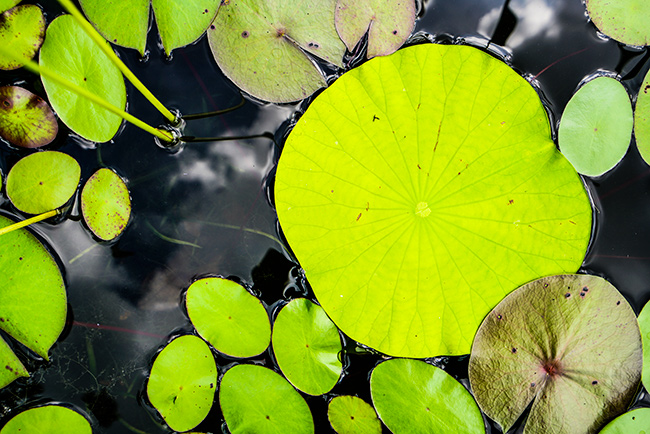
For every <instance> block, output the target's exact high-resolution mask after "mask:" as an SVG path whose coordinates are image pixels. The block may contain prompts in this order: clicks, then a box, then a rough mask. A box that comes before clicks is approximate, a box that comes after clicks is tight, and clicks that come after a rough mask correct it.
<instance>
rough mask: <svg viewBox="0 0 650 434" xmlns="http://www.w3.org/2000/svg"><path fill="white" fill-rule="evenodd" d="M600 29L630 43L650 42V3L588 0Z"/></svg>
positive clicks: (588, 7)
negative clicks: (649, 18)
mask: <svg viewBox="0 0 650 434" xmlns="http://www.w3.org/2000/svg"><path fill="white" fill-rule="evenodd" d="M586 5H587V12H588V13H589V18H591V20H592V21H593V22H594V24H595V25H596V27H598V30H600V31H601V32H603V33H604V34H606V35H607V36H609V37H611V38H613V39H616V40H617V41H619V42H622V43H624V44H628V45H648V44H650V26H648V17H650V3H649V2H647V1H646V0H615V1H612V0H586Z"/></svg>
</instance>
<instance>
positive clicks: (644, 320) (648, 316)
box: [637, 303, 650, 390]
mask: <svg viewBox="0 0 650 434" xmlns="http://www.w3.org/2000/svg"><path fill="white" fill-rule="evenodd" d="M637 320H638V321H639V329H640V330H641V341H642V342H643V374H642V377H641V378H642V381H643V386H644V387H645V388H646V390H650V303H646V305H645V306H644V307H643V309H642V310H641V313H640V314H639V318H637Z"/></svg>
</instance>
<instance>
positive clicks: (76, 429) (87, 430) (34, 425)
mask: <svg viewBox="0 0 650 434" xmlns="http://www.w3.org/2000/svg"><path fill="white" fill-rule="evenodd" d="M92 432H93V430H92V428H91V426H90V423H89V422H88V420H87V419H86V418H85V417H83V416H82V415H81V414H79V413H77V412H76V411H74V410H72V409H70V408H67V407H63V406H60V405H44V406H42V407H35V408H31V409H29V410H25V411H23V412H21V413H18V414H17V415H16V416H14V417H13V418H12V419H11V420H9V422H7V424H6V425H5V426H4V427H3V428H2V430H0V434H24V433H33V434H37V433H39V434H40V433H42V434H92Z"/></svg>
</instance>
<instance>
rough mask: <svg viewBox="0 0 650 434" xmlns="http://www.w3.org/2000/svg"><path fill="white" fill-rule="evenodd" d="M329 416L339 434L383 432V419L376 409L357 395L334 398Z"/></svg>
mask: <svg viewBox="0 0 650 434" xmlns="http://www.w3.org/2000/svg"><path fill="white" fill-rule="evenodd" d="M327 418H328V419H329V421H330V425H332V428H333V429H334V431H336V432H337V433H338V434H381V421H380V420H379V419H378V418H377V413H375V409H374V408H372V407H371V406H370V405H369V404H368V403H367V402H366V401H364V400H363V399H361V398H359V397H356V396H349V395H344V396H337V397H335V398H332V400H331V401H330V403H329V406H328V407H327Z"/></svg>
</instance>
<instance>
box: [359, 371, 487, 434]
mask: <svg viewBox="0 0 650 434" xmlns="http://www.w3.org/2000/svg"><path fill="white" fill-rule="evenodd" d="M370 394H371V395H372V402H373V404H374V405H375V409H376V410H377V414H378V415H379V418H380V419H381V420H382V421H384V424H386V426H387V427H388V428H389V429H390V430H391V432H393V433H395V434H400V433H413V432H421V433H451V432H458V433H461V432H462V433H466V434H477V433H485V426H484V425H483V416H481V412H480V411H479V409H478V406H477V405H476V402H474V398H472V395H471V394H470V393H469V392H468V391H467V389H465V387H463V385H462V384H460V383H459V382H458V381H456V380H455V379H454V378H453V377H452V376H451V375H449V374H447V373H446V372H445V371H443V370H442V369H440V368H438V367H435V366H433V365H429V364H428V363H425V362H422V361H419V360H411V359H391V360H387V361H385V362H383V363H380V364H379V365H377V367H376V368H375V369H373V371H372V374H371V376H370Z"/></svg>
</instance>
